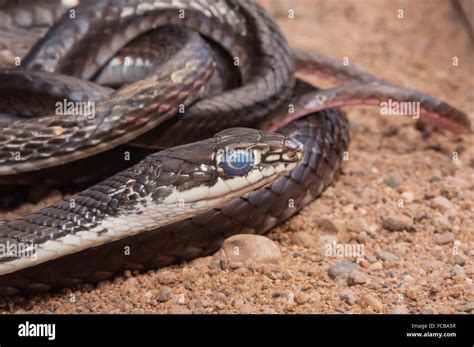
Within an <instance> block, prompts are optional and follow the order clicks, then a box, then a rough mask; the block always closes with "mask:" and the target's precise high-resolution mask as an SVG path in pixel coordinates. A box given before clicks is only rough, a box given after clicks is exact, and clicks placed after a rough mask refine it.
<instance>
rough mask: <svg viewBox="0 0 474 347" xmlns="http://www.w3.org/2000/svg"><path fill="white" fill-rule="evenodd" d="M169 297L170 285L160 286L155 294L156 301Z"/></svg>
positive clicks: (166, 299) (168, 298) (165, 299)
mask: <svg viewBox="0 0 474 347" xmlns="http://www.w3.org/2000/svg"><path fill="white" fill-rule="evenodd" d="M170 299H171V288H170V287H161V288H160V290H159V291H158V295H157V296H156V301H158V302H166V301H168V300H170Z"/></svg>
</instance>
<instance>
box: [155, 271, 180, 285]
mask: <svg viewBox="0 0 474 347" xmlns="http://www.w3.org/2000/svg"><path fill="white" fill-rule="evenodd" d="M177 280H178V277H177V276H176V275H175V274H174V273H173V272H172V271H170V270H167V269H163V270H161V271H160V272H159V273H158V281H159V282H160V283H161V284H173V283H176V281H177Z"/></svg>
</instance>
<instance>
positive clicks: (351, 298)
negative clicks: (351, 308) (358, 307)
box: [339, 288, 357, 305]
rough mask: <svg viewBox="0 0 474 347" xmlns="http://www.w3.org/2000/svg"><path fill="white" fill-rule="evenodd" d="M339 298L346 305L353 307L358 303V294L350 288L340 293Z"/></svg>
mask: <svg viewBox="0 0 474 347" xmlns="http://www.w3.org/2000/svg"><path fill="white" fill-rule="evenodd" d="M339 298H340V299H341V300H342V301H344V302H345V303H346V304H349V305H353V304H354V303H355V302H356V301H357V296H356V294H355V293H354V292H353V291H352V290H350V289H349V288H344V289H343V290H341V291H340V292H339Z"/></svg>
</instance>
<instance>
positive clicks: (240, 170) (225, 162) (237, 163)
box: [220, 149, 255, 176]
mask: <svg viewBox="0 0 474 347" xmlns="http://www.w3.org/2000/svg"><path fill="white" fill-rule="evenodd" d="M254 161H255V156H254V153H253V151H251V150H244V149H238V150H234V151H231V152H225V153H224V155H223V156H222V160H221V163H220V165H221V167H222V169H223V170H224V171H225V173H226V174H228V175H229V176H243V175H245V174H246V173H247V172H249V171H250V169H252V166H253V165H254Z"/></svg>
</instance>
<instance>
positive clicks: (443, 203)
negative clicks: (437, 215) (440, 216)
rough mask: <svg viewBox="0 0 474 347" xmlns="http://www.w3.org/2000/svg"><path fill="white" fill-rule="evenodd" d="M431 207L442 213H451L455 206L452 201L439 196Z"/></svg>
mask: <svg viewBox="0 0 474 347" xmlns="http://www.w3.org/2000/svg"><path fill="white" fill-rule="evenodd" d="M431 205H432V206H433V207H434V208H436V209H437V210H440V211H443V212H445V211H451V210H453V209H454V205H453V204H452V202H451V201H449V200H448V199H446V198H445V197H444V196H441V195H439V196H437V197H435V198H434V199H433V201H432V203H431Z"/></svg>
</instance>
